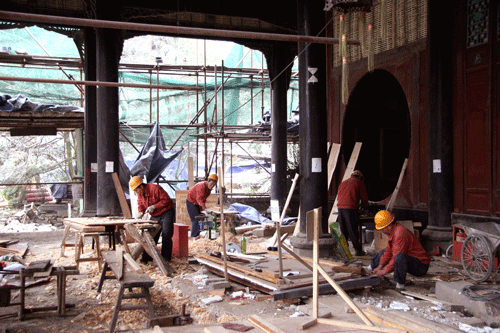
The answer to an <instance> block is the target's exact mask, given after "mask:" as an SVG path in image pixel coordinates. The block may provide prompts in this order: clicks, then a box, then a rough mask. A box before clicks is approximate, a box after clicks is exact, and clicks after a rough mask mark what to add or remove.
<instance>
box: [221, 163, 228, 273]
mask: <svg viewBox="0 0 500 333" xmlns="http://www.w3.org/2000/svg"><path fill="white" fill-rule="evenodd" d="M223 176H224V170H223V169H222V168H219V201H220V225H221V232H222V251H223V252H222V253H224V278H225V279H226V281H229V274H228V273H227V253H226V226H225V224H226V223H225V222H224V196H223V195H221V191H220V190H221V189H222V186H223V185H224V179H223Z"/></svg>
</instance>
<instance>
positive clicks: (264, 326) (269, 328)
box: [248, 315, 286, 333]
mask: <svg viewBox="0 0 500 333" xmlns="http://www.w3.org/2000/svg"><path fill="white" fill-rule="evenodd" d="M248 320H249V321H250V322H251V323H252V324H254V325H255V326H257V327H258V328H260V329H261V330H263V331H264V332H267V333H286V332H285V331H283V330H282V329H280V328H278V327H276V326H274V325H273V324H271V323H269V322H267V321H265V320H264V319H263V318H262V317H260V316H258V315H251V316H248Z"/></svg>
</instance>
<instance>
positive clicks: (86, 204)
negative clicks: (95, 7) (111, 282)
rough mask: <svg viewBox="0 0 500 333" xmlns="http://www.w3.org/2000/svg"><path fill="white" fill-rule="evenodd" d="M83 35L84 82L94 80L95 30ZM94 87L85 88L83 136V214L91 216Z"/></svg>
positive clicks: (94, 184) (94, 198) (93, 209)
mask: <svg viewBox="0 0 500 333" xmlns="http://www.w3.org/2000/svg"><path fill="white" fill-rule="evenodd" d="M84 35H85V56H84V57H85V58H84V69H85V80H87V81H95V80H96V38H95V30H94V29H92V28H86V29H85V30H84ZM96 94H97V92H96V87H95V86H85V135H84V140H85V141H84V147H85V148H84V152H85V154H84V162H83V163H84V176H83V179H84V186H83V188H84V195H83V209H84V214H85V215H87V216H93V215H95V214H96V212H97V172H92V164H95V165H97V99H96Z"/></svg>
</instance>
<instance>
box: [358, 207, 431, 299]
mask: <svg viewBox="0 0 500 333" xmlns="http://www.w3.org/2000/svg"><path fill="white" fill-rule="evenodd" d="M394 220H395V218H394V214H392V213H391V212H389V211H387V210H381V211H379V212H378V213H377V214H376V215H375V228H376V229H377V230H380V231H381V232H383V233H384V234H386V235H387V236H388V237H389V241H388V243H387V247H386V248H385V249H384V250H382V251H380V252H379V253H378V254H377V255H376V256H375V257H373V258H372V259H371V264H370V266H368V271H372V273H373V274H375V275H377V276H384V275H386V274H388V273H390V272H392V271H394V281H395V282H396V288H397V289H404V288H405V284H406V274H407V273H410V274H412V275H415V276H422V275H425V274H426V273H427V270H428V269H429V264H430V262H431V257H430V256H429V255H428V254H427V253H426V252H425V250H424V248H423V246H422V244H420V242H419V240H418V239H417V237H416V236H415V234H413V233H412V232H411V231H410V230H408V229H407V228H406V227H405V226H403V225H401V224H399V223H397V222H395V221H394Z"/></svg>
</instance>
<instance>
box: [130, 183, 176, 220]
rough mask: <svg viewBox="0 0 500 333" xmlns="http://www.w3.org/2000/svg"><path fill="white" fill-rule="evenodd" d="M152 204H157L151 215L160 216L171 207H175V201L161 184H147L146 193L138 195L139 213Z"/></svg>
mask: <svg viewBox="0 0 500 333" xmlns="http://www.w3.org/2000/svg"><path fill="white" fill-rule="evenodd" d="M152 205H154V206H155V210H154V212H153V213H152V214H151V216H159V215H161V214H163V213H165V212H166V211H167V210H169V209H170V208H173V207H174V202H173V201H172V199H170V196H169V195H168V193H167V192H165V190H164V189H163V188H162V187H161V186H159V185H156V184H146V191H145V192H144V195H140V194H138V195H137V206H138V207H139V213H144V212H145V211H146V209H148V207H149V206H152Z"/></svg>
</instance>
